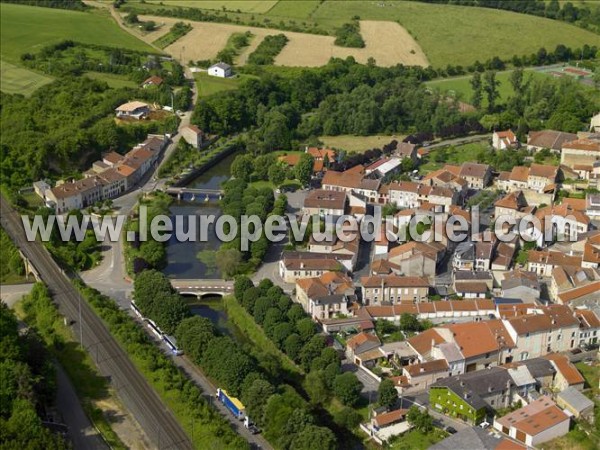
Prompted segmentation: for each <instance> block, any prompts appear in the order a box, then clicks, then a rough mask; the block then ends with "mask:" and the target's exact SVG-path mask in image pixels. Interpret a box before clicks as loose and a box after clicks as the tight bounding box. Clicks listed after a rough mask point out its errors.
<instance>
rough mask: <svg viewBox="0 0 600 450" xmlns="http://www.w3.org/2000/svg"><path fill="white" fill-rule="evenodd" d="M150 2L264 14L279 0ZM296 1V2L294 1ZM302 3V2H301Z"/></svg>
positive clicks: (154, 0) (172, 0)
mask: <svg viewBox="0 0 600 450" xmlns="http://www.w3.org/2000/svg"><path fill="white" fill-rule="evenodd" d="M150 3H163V4H164V6H165V7H168V6H171V5H173V6H187V7H189V8H202V9H218V10H222V9H223V7H224V8H225V9H227V10H228V11H237V10H240V11H241V12H247V13H257V14H264V13H266V12H268V11H269V10H270V9H271V8H272V7H273V6H275V5H276V4H277V3H280V2H278V1H277V0H271V1H262V0H260V1H259V0H256V1H254V0H237V1H236V0H232V1H226V0H225V1H211V0H160V1H157V0H152V1H150ZM294 3H296V2H294ZM299 3H302V2H299Z"/></svg>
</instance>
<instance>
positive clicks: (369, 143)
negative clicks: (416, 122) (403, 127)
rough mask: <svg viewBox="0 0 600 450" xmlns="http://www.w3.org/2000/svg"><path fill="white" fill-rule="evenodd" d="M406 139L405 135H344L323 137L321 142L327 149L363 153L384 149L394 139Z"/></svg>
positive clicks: (399, 140)
mask: <svg viewBox="0 0 600 450" xmlns="http://www.w3.org/2000/svg"><path fill="white" fill-rule="evenodd" d="M404 138H405V136H403V135H374V136H352V135H349V134H342V135H340V136H321V137H320V138H319V140H320V141H321V142H323V144H324V145H325V146H327V147H331V148H336V149H340V150H346V151H348V152H359V153H361V152H365V151H367V150H371V149H372V148H382V147H383V146H384V145H386V144H389V143H390V142H391V141H393V140H394V139H396V140H397V141H398V142H401V141H402V139H404Z"/></svg>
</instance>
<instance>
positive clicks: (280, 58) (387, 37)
mask: <svg viewBox="0 0 600 450" xmlns="http://www.w3.org/2000/svg"><path fill="white" fill-rule="evenodd" d="M139 18H140V20H142V21H147V20H153V21H154V22H156V23H157V24H159V25H160V27H161V29H160V30H157V31H155V32H152V33H148V34H146V35H144V36H142V39H144V40H145V41H146V42H152V41H154V40H156V39H158V38H159V37H160V36H162V35H163V34H165V33H166V32H168V30H169V29H170V28H171V26H172V25H173V24H174V23H175V22H178V21H179V20H178V19H172V18H166V17H156V16H145V15H144V16H139ZM184 22H186V23H190V24H191V25H192V26H193V27H194V28H193V30H192V31H190V32H189V33H188V34H186V35H185V36H183V37H182V38H180V39H178V40H177V41H176V42H174V43H173V44H171V45H170V46H168V47H167V48H165V49H164V50H165V51H166V52H167V53H169V54H171V55H172V56H173V57H175V58H178V59H179V58H181V59H182V61H183V62H187V61H190V60H192V61H198V60H206V59H212V58H214V57H216V56H217V53H219V51H220V50H222V49H223V48H224V47H225V45H226V44H227V39H228V38H229V36H231V34H233V33H239V32H245V31H250V32H252V34H254V38H253V39H252V40H251V43H250V45H249V46H248V47H246V48H245V49H243V51H242V53H241V54H240V56H239V57H238V61H237V63H238V64H245V62H246V60H247V58H248V55H250V53H252V52H253V51H254V50H255V49H256V47H257V46H258V45H259V44H260V43H261V42H262V40H263V39H264V38H265V36H268V35H274V34H280V33H283V34H285V35H286V36H287V37H288V39H289V41H288V43H287V45H286V46H285V47H284V48H283V50H282V51H281V53H280V54H279V55H277V57H276V58H275V65H278V66H289V67H318V66H323V65H325V64H327V62H328V61H329V59H330V58H331V57H336V58H347V57H348V56H353V57H354V58H355V59H356V60H357V61H358V62H361V63H366V62H367V61H368V59H369V58H374V59H375V61H376V63H377V65H379V66H384V67H389V66H393V65H396V64H406V65H419V66H427V65H428V61H427V57H426V56H425V54H424V53H423V51H422V50H421V47H419V45H418V44H417V43H416V42H415V40H414V39H413V38H412V37H411V36H410V34H408V32H407V31H406V30H405V29H404V28H403V27H402V26H400V25H399V24H397V23H395V22H385V21H373V20H363V21H361V22H360V29H361V34H362V36H363V39H364V40H365V48H345V47H338V46H337V45H335V44H334V41H335V38H334V37H333V36H321V35H316V34H308V33H297V32H292V31H281V30H276V29H272V28H258V27H248V26H243V25H231V24H223V23H215V22H192V21H187V20H186V21H184Z"/></svg>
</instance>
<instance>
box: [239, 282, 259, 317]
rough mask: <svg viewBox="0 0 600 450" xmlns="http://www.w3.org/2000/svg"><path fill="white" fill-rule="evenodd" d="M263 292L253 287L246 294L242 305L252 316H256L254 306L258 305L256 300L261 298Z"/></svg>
mask: <svg viewBox="0 0 600 450" xmlns="http://www.w3.org/2000/svg"><path fill="white" fill-rule="evenodd" d="M260 295H261V292H260V289H259V288H257V287H256V286H254V287H251V288H249V289H247V290H246V292H244V296H243V300H242V305H243V306H244V308H245V309H246V311H248V312H249V313H250V314H252V315H254V306H255V305H256V300H258V299H259V298H260Z"/></svg>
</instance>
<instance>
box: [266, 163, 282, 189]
mask: <svg viewBox="0 0 600 450" xmlns="http://www.w3.org/2000/svg"><path fill="white" fill-rule="evenodd" d="M268 172H269V181H270V182H271V183H273V184H274V185H275V186H279V185H280V184H281V183H283V182H284V181H285V167H283V165H282V164H280V163H276V164H273V165H272V166H271V167H269V168H268Z"/></svg>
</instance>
